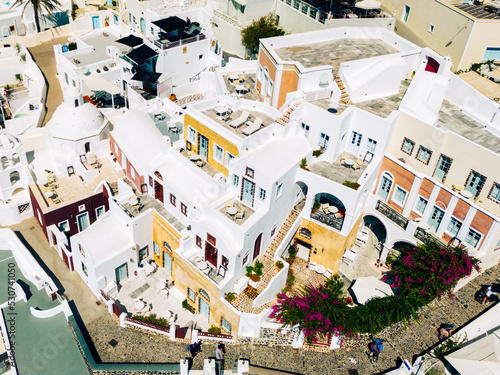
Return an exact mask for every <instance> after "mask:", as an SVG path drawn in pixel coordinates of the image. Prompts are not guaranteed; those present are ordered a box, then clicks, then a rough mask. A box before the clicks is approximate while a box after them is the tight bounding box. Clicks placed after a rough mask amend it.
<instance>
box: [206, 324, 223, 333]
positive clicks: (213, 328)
mask: <svg viewBox="0 0 500 375" xmlns="http://www.w3.org/2000/svg"><path fill="white" fill-rule="evenodd" d="M208 333H212V334H214V335H220V333H221V330H220V328H219V327H217V326H216V325H213V324H212V326H211V327H210V328H209V329H208Z"/></svg>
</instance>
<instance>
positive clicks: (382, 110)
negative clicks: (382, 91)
mask: <svg viewBox="0 0 500 375" xmlns="http://www.w3.org/2000/svg"><path fill="white" fill-rule="evenodd" d="M409 85H410V81H407V80H404V81H401V86H400V87H399V92H397V93H396V94H394V95H390V96H386V97H383V98H377V99H372V100H367V101H364V102H360V103H355V105H356V107H358V108H360V109H363V110H365V111H367V112H370V113H373V114H374V115H377V116H380V117H384V118H387V116H389V115H390V114H391V113H392V111H395V110H397V109H398V107H399V103H401V100H403V96H404V94H405V92H406V90H407V89H408V86H409Z"/></svg>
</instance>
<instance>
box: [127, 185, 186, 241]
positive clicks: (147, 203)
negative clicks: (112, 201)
mask: <svg viewBox="0 0 500 375" xmlns="http://www.w3.org/2000/svg"><path fill="white" fill-rule="evenodd" d="M137 199H138V201H139V204H138V205H134V206H133V205H131V204H130V203H129V202H128V201H127V202H124V203H122V206H123V207H124V208H125V209H126V210H127V211H128V212H129V213H130V214H131V215H132V216H134V217H135V216H138V215H140V214H142V213H143V212H145V211H147V210H148V209H150V208H154V209H155V210H156V211H158V213H159V214H160V215H162V216H163V217H164V218H165V220H167V221H168V222H169V223H170V224H172V226H173V227H174V228H175V229H177V230H178V231H179V232H180V231H182V230H183V229H185V228H186V226H185V225H184V224H182V223H181V222H180V221H179V220H177V218H176V217H175V216H174V215H172V214H171V213H170V212H169V211H168V210H167V209H166V208H165V206H164V205H163V204H162V203H161V202H160V201H158V200H156V199H154V198H153V197H151V196H150V195H149V194H143V195H139V196H138V197H137Z"/></svg>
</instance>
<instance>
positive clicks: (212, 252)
mask: <svg viewBox="0 0 500 375" xmlns="http://www.w3.org/2000/svg"><path fill="white" fill-rule="evenodd" d="M205 259H206V261H207V262H209V263H210V264H213V265H214V266H215V268H217V249H216V248H215V247H213V246H212V245H211V244H210V243H209V242H205Z"/></svg>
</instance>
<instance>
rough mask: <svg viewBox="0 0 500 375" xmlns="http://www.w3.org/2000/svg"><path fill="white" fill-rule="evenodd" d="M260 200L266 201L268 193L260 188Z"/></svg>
mask: <svg viewBox="0 0 500 375" xmlns="http://www.w3.org/2000/svg"><path fill="white" fill-rule="evenodd" d="M259 199H260V200H261V201H263V200H265V199H266V191H265V190H264V189H262V188H259Z"/></svg>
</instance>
